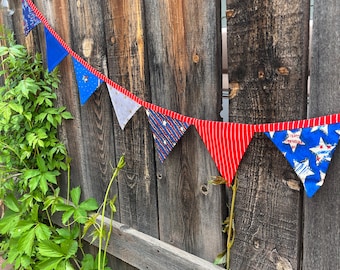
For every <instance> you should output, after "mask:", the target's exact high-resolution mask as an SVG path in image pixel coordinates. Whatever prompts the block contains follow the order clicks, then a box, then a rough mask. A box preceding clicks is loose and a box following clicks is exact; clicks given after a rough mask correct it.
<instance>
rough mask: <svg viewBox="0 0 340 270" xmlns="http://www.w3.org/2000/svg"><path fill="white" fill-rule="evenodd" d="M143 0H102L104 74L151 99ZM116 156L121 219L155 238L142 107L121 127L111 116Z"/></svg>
mask: <svg viewBox="0 0 340 270" xmlns="http://www.w3.org/2000/svg"><path fill="white" fill-rule="evenodd" d="M143 2H144V1H140V0H124V1H113V0H112V1H104V2H102V5H103V10H105V13H104V16H103V19H104V22H105V25H104V29H105V33H106V46H107V57H108V73H109V77H110V79H112V80H113V81H115V82H117V83H118V84H120V85H122V86H123V87H125V88H126V89H128V90H130V91H132V92H133V93H134V94H136V95H137V96H138V97H140V98H142V99H144V100H150V87H149V85H148V66H147V62H146V61H147V53H146V49H145V46H146V45H145V43H146V40H145V35H144V20H145V18H144V5H143ZM114 120H115V121H114V136H115V142H116V152H117V155H121V154H122V153H125V156H126V166H125V168H124V170H123V171H122V172H121V174H120V175H119V183H118V184H119V201H120V207H119V211H120V220H121V222H122V223H124V224H127V225H129V226H131V227H133V228H135V229H138V230H140V231H142V232H144V233H148V234H149V235H152V236H154V237H158V236H159V234H158V212H157V210H158V209H157V190H156V184H157V183H156V175H155V166H154V147H153V137H152V134H151V131H150V128H149V124H148V121H147V118H146V115H145V110H144V109H143V108H142V109H140V110H139V111H138V112H137V113H136V115H135V116H134V117H133V118H132V119H131V120H130V121H129V123H128V124H127V126H126V127H125V129H124V131H122V130H121V128H120V127H119V125H118V122H117V121H116V118H115V116H114Z"/></svg>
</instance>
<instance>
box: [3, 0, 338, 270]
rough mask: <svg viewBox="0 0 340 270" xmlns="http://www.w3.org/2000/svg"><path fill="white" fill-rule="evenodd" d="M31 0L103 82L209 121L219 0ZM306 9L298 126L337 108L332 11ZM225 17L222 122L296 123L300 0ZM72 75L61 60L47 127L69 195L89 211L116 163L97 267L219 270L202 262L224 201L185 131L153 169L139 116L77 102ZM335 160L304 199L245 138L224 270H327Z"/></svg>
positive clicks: (216, 106)
mask: <svg viewBox="0 0 340 270" xmlns="http://www.w3.org/2000/svg"><path fill="white" fill-rule="evenodd" d="M34 2H35V4H36V5H37V6H38V8H39V10H41V12H42V13H43V14H44V15H45V17H46V18H47V19H48V21H49V23H50V25H51V26H52V27H53V29H54V30H55V31H56V32H57V33H58V34H59V35H60V36H61V37H62V38H63V40H65V41H66V43H67V44H68V45H69V46H70V47H71V48H72V49H73V50H74V51H75V52H76V53H78V54H79V55H80V56H81V57H82V58H83V59H84V60H85V61H87V62H88V63H89V64H90V65H91V66H93V67H94V68H95V69H97V70H98V71H100V72H102V73H104V74H105V75H107V76H108V77H109V78H110V79H111V80H113V81H115V82H116V83H118V84H120V85H121V86H123V87H124V88H126V89H128V90H130V91H131V92H133V93H134V94H136V95H137V96H138V97H140V98H142V99H143V100H146V101H149V102H152V103H154V104H156V105H159V106H162V107H164V108H168V109H170V110H173V111H177V112H179V113H181V114H184V115H187V116H191V117H195V118H199V119H208V120H221V119H220V117H219V113H220V111H221V34H220V29H221V16H220V14H221V10H220V8H221V3H220V2H219V1H210V0H209V1H207V0H191V1H189V0H173V1H166V0H144V1H141V0H119V1H118V0H107V1H99V0H81V1H80V0H77V1H75V0H74V1H67V0H58V1H56V0H48V1H46V0H36V1H34ZM10 6H11V8H12V9H13V10H14V11H15V13H14V14H13V15H12V16H8V15H7V13H6V12H5V11H3V13H2V16H1V18H0V22H1V23H2V24H5V25H7V26H8V27H9V28H11V29H13V30H14V32H15V34H16V38H17V40H18V41H19V42H20V43H22V44H25V45H26V46H27V47H28V48H29V49H30V50H31V51H32V52H34V51H42V52H44V51H45V44H44V41H45V40H44V36H43V28H42V26H41V25H40V26H38V27H37V28H35V29H34V30H33V31H32V33H30V34H29V35H28V37H25V36H24V34H23V27H22V24H23V21H22V13H21V1H20V0H13V1H10ZM315 9H316V10H317V11H318V12H315V18H316V19H315V21H314V27H315V29H316V30H315V33H314V37H315V42H314V43H313V51H314V55H315V57H314V58H312V65H311V67H312V69H311V89H312V94H311V104H310V106H311V116H318V115H323V114H327V113H338V111H337V110H338V106H337V104H339V102H340V94H339V93H340V91H339V76H338V70H339V62H340V61H339V53H340V52H339V29H340V27H339V19H338V18H339V15H340V14H339V6H338V4H337V0H328V1H326V0H321V1H318V2H316V3H315ZM226 14H227V19H228V73H229V79H230V82H232V83H233V84H231V86H232V87H233V90H234V91H236V92H237V94H236V97H235V98H233V99H232V100H231V102H230V115H229V117H230V121H232V122H243V123H264V122H277V121H288V120H295V119H302V118H306V117H307V76H308V51H309V50H308V22H309V1H308V0H302V1H301V0H292V1H289V3H288V2H287V1H283V0H273V1H234V0H228V1H227V12H226ZM334 22H335V23H334ZM332 31H333V32H332ZM326 40H327V43H324V42H326ZM328 42H329V43H330V44H332V45H333V46H327V47H325V46H326V45H325V44H328ZM325 63H327V64H325ZM72 67H73V65H72V61H71V59H70V58H69V57H68V58H66V59H65V60H63V62H62V63H61V64H60V66H59V69H60V74H61V82H62V83H61V86H60V90H59V92H58V97H59V102H60V103H61V104H63V105H65V106H66V107H67V109H68V110H69V111H71V113H72V114H73V115H74V120H72V121H69V122H67V123H65V124H64V125H63V127H62V129H61V130H60V136H61V138H62V139H63V140H64V141H65V142H66V144H67V146H68V149H69V153H70V156H71V157H72V164H71V165H72V171H71V177H72V185H73V186H76V185H81V186H82V188H83V190H84V194H83V195H84V196H85V197H90V196H92V197H95V198H97V200H98V201H101V200H102V199H103V195H104V190H105V189H106V185H107V183H108V181H109V179H110V177H111V173H112V169H111V166H115V164H116V162H117V161H118V159H119V157H120V156H121V155H122V154H123V153H124V154H125V156H126V164H127V165H126V166H125V168H124V169H123V171H122V172H121V174H120V175H119V178H118V181H117V183H116V185H115V187H114V188H113V190H112V194H118V201H117V203H118V205H117V209H118V212H117V215H116V218H115V219H116V222H115V223H114V233H113V234H114V236H113V243H112V245H111V247H110V253H111V254H112V255H113V256H114V257H112V258H111V262H110V264H111V266H112V267H113V268H114V269H135V268H138V269H219V267H217V266H214V265H213V264H212V263H211V262H212V261H213V260H214V258H215V256H216V255H217V254H218V253H219V252H221V251H222V250H223V249H224V246H225V235H223V234H222V232H221V222H222V221H223V219H224V218H225V217H226V215H227V207H226V203H227V201H228V196H227V194H228V192H226V189H225V187H224V186H209V185H208V184H207V182H208V180H209V179H210V178H211V176H214V175H218V172H217V170H216V166H215V164H214V162H213V161H212V159H211V157H210V155H209V153H208V151H207V150H206V148H205V145H204V144H203V142H202V140H201V138H200V137H199V135H198V134H197V132H196V130H195V129H194V128H192V127H191V128H189V130H188V131H187V132H186V134H185V135H184V136H183V138H182V139H181V141H180V142H179V144H178V145H177V146H176V147H175V149H174V150H173V151H172V152H171V154H170V155H169V157H168V158H167V159H166V161H165V162H164V163H163V164H162V163H160V162H159V160H158V158H157V155H156V154H155V148H154V142H153V137H152V134H151V131H150V129H149V124H148V121H147V118H146V116H145V113H144V112H143V111H142V110H139V111H138V112H137V114H136V115H135V116H134V117H133V118H132V119H131V120H130V122H129V123H128V124H127V126H126V128H125V129H124V130H121V128H120V127H119V125H118V122H117V119H116V116H115V113H114V110H113V108H112V105H111V101H110V98H109V95H108V92H107V89H106V86H104V85H102V86H101V87H100V89H98V90H97V91H96V92H95V93H94V94H93V95H92V96H91V98H90V99H89V101H88V102H87V103H86V104H85V105H84V106H80V103H79V97H78V90H77V85H76V80H75V77H74V72H73V68H72ZM336 67H337V68H336ZM338 152H339V151H338V150H337V152H336V153H335V157H334V158H333V162H332V165H331V168H330V171H329V173H328V176H327V179H326V182H325V185H324V186H323V187H322V188H321V189H320V191H319V192H318V193H317V194H316V195H315V197H314V198H312V199H305V196H304V195H303V190H301V188H300V187H301V185H300V184H299V181H298V180H297V176H296V175H295V174H294V172H293V170H292V169H291V167H289V165H288V163H287V162H286V161H285V159H284V157H283V156H282V154H281V153H280V152H279V151H278V150H277V149H276V148H275V147H274V146H273V145H272V144H271V142H270V141H269V140H268V139H266V138H265V136H264V135H263V134H257V135H255V137H254V138H253V140H252V142H251V144H250V146H249V148H248V149H247V152H246V154H245V156H244V158H243V160H242V162H241V164H240V167H239V170H238V171H239V174H238V175H239V191H238V195H237V202H236V223H235V226H236V240H235V244H234V246H233V249H232V256H231V269H233V270H236V269H242V270H243V269H285V270H287V269H305V270H309V269H340V256H339V254H340V244H339V243H340V241H339V240H340V239H339V238H340V236H339V224H340V222H339V219H340V217H339V214H338V213H339V205H340V203H339V202H340V201H339V200H340V198H339V194H340V192H339V188H340V184H339V182H337V183H336V180H337V179H336V178H337V174H338V170H339V169H340V167H339V166H340V165H339V164H340V162H339V153H338ZM89 248H93V246H92V247H89Z"/></svg>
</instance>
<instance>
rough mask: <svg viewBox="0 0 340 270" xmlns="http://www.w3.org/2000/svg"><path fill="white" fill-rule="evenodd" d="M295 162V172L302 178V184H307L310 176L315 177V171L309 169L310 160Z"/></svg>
mask: <svg viewBox="0 0 340 270" xmlns="http://www.w3.org/2000/svg"><path fill="white" fill-rule="evenodd" d="M293 162H294V170H295V172H296V174H297V175H298V176H299V177H300V179H301V181H302V183H305V180H306V178H307V177H308V176H310V175H314V173H313V171H312V170H311V169H310V167H309V160H308V159H305V160H303V161H302V162H298V161H296V160H293Z"/></svg>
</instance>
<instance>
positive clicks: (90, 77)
mask: <svg viewBox="0 0 340 270" xmlns="http://www.w3.org/2000/svg"><path fill="white" fill-rule="evenodd" d="M72 60H73V65H74V71H75V73H76V80H77V85H78V91H79V98H80V104H81V105H84V104H85V103H86V101H87V100H88V99H89V98H90V96H91V95H92V94H93V93H94V92H95V91H96V90H97V88H98V87H99V86H100V85H101V83H102V82H103V81H102V80H100V79H99V78H98V77H97V76H95V75H94V74H93V73H92V72H91V71H89V70H88V69H87V68H85V67H84V66H83V65H82V64H81V63H79V62H78V61H77V60H76V59H75V58H74V57H72Z"/></svg>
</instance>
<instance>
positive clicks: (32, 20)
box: [21, 0, 41, 36]
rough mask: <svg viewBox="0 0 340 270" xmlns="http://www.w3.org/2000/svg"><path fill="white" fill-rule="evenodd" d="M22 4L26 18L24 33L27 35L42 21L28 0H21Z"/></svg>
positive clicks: (24, 17)
mask: <svg viewBox="0 0 340 270" xmlns="http://www.w3.org/2000/svg"><path fill="white" fill-rule="evenodd" d="M21 6H22V15H23V19H24V33H25V35H26V36H27V35H28V33H29V32H31V30H32V29H33V28H34V27H36V26H37V25H38V24H39V23H40V22H41V21H40V19H39V18H38V17H37V15H35V13H34V11H33V10H32V8H31V7H30V6H29V5H28V4H27V1H26V0H22V1H21Z"/></svg>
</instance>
